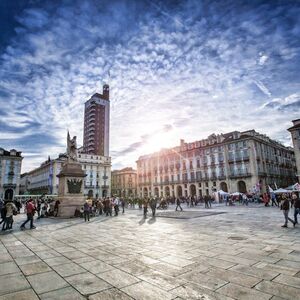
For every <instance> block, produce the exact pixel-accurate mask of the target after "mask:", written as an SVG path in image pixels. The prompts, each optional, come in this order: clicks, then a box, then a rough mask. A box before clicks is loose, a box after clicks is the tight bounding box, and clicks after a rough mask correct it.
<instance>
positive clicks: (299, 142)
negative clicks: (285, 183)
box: [288, 119, 300, 182]
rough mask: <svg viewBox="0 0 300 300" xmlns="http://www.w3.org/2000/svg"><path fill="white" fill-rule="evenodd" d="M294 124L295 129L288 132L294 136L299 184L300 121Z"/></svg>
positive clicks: (299, 180)
mask: <svg viewBox="0 0 300 300" xmlns="http://www.w3.org/2000/svg"><path fill="white" fill-rule="evenodd" d="M292 122H293V127H291V128H289V129H288V131H289V132H290V133H291V135H292V141H293V146H294V151H295V159H296V166H297V177H298V182H300V119H297V120H294V121H292Z"/></svg>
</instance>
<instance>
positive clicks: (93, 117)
mask: <svg viewBox="0 0 300 300" xmlns="http://www.w3.org/2000/svg"><path fill="white" fill-rule="evenodd" d="M109 108H110V102H109V86H108V85H107V84H104V85H103V93H102V94H98V93H96V94H94V95H93V96H92V97H91V98H90V99H89V100H88V101H86V102H85V109H84V134H83V152H84V153H88V154H95V155H101V156H109Z"/></svg>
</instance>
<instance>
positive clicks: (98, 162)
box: [22, 150, 111, 198]
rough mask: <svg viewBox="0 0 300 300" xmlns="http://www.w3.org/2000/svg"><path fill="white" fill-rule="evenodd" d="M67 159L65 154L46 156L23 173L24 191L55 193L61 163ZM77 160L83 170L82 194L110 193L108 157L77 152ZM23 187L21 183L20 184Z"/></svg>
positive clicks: (97, 195)
mask: <svg viewBox="0 0 300 300" xmlns="http://www.w3.org/2000/svg"><path fill="white" fill-rule="evenodd" d="M66 160H67V157H66V155H65V154H60V155H59V157H58V158H56V159H50V158H48V160H47V161H45V162H44V163H42V164H41V165H40V167H38V168H36V169H34V170H32V171H30V172H28V173H27V174H24V176H22V179H23V178H24V179H23V181H24V186H26V188H24V193H27V194H36V195H41V194H51V195H57V193H58V183H59V179H58V177H57V175H58V174H59V173H60V171H61V168H62V164H63V163H64V162H65V161H66ZM78 161H79V162H80V163H81V165H82V169H83V170H84V171H85V174H86V177H85V180H84V195H85V196H89V197H93V198H99V197H104V196H109V195H110V168H111V161H110V157H104V156H97V155H90V154H85V153H81V152H80V150H79V152H78ZM22 187H23V184H22Z"/></svg>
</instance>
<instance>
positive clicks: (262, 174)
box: [258, 171, 267, 176]
mask: <svg viewBox="0 0 300 300" xmlns="http://www.w3.org/2000/svg"><path fill="white" fill-rule="evenodd" d="M258 175H259V176H267V172H260V171H259V172H258Z"/></svg>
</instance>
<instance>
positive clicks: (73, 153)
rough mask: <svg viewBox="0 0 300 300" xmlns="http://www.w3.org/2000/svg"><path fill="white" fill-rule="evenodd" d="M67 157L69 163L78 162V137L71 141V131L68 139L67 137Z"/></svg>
mask: <svg viewBox="0 0 300 300" xmlns="http://www.w3.org/2000/svg"><path fill="white" fill-rule="evenodd" d="M67 156H68V161H77V142H76V136H74V137H73V138H72V139H71V137H70V133H69V131H68V137H67Z"/></svg>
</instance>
